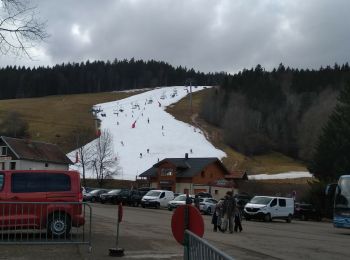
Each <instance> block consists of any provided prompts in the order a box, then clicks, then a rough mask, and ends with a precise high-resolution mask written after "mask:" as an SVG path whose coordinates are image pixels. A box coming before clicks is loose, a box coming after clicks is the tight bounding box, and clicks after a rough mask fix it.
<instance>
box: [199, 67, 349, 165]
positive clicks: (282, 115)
mask: <svg viewBox="0 0 350 260" xmlns="http://www.w3.org/2000/svg"><path fill="white" fill-rule="evenodd" d="M349 79H350V67H349V65H348V64H344V65H342V66H339V65H337V64H335V65H334V66H333V67H330V66H327V67H325V68H320V69H319V70H308V69H306V70H304V69H291V68H289V67H287V68H286V67H285V66H284V65H283V64H280V65H279V67H278V68H276V69H273V70H272V71H270V72H268V71H265V69H264V68H263V67H262V66H260V65H257V66H256V67H255V68H252V69H245V70H243V71H241V72H239V73H237V74H235V75H226V76H225V77H224V79H223V81H222V84H221V87H220V88H214V89H212V91H211V93H210V94H209V95H208V97H207V100H206V101H205V102H204V103H203V104H204V105H203V106H202V109H201V116H202V117H203V118H204V119H205V120H206V121H208V122H209V123H211V124H213V125H215V126H218V127H220V128H222V129H223V137H224V139H225V142H226V143H227V144H229V145H230V146H231V147H233V148H234V149H236V150H237V151H239V152H241V153H243V154H245V155H248V156H251V155H259V154H265V153H268V152H271V151H277V152H281V153H283V154H286V155H289V156H291V157H293V158H295V159H299V160H302V161H304V162H306V163H307V164H309V163H310V162H311V161H314V160H315V159H313V157H314V156H315V151H316V148H317V147H319V145H318V143H319V137H320V136H321V134H322V133H323V129H324V127H325V126H326V124H327V122H328V120H329V118H330V115H331V114H332V113H333V111H334V109H335V106H336V104H337V102H338V100H337V98H338V95H339V93H340V91H341V90H343V89H344V88H345V86H348V85H349V84H348V83H349ZM349 102H350V100H349ZM328 128H329V127H328ZM333 130H335V128H334V127H333ZM328 131H330V130H328ZM332 134H333V135H334V134H336V133H335V132H333V133H332ZM332 134H328V137H329V138H332V137H331V135H332ZM324 138H325V137H324ZM343 141H344V140H343ZM339 142H340V143H341V141H339ZM325 154H327V151H324V152H323V155H324V156H323V160H325V157H326V156H325ZM313 169H316V168H315V167H313Z"/></svg>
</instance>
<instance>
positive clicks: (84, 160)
mask: <svg viewBox="0 0 350 260" xmlns="http://www.w3.org/2000/svg"><path fill="white" fill-rule="evenodd" d="M92 133H93V130H92V129H91V128H86V127H82V126H79V127H77V128H76V129H75V130H74V131H73V136H74V139H75V143H76V147H77V156H78V161H77V162H76V164H77V165H78V166H80V167H81V168H82V171H83V172H82V175H83V176H82V177H83V185H84V186H86V178H85V173H86V170H87V169H88V168H90V167H91V163H92V158H93V148H94V147H93V145H92V144H91V143H90V142H91V140H93V136H92Z"/></svg>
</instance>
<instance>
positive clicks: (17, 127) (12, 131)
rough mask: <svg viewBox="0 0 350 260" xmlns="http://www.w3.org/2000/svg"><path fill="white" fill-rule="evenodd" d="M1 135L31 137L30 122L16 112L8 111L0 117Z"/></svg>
mask: <svg viewBox="0 0 350 260" xmlns="http://www.w3.org/2000/svg"><path fill="white" fill-rule="evenodd" d="M0 135H5V136H8V137H16V138H24V137H29V125H28V122H27V121H26V120H25V119H23V118H22V116H21V114H20V113H18V112H16V111H8V112H6V113H5V114H4V115H3V116H0Z"/></svg>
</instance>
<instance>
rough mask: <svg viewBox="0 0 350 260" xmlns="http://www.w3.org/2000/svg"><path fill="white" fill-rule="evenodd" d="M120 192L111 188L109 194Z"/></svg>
mask: <svg viewBox="0 0 350 260" xmlns="http://www.w3.org/2000/svg"><path fill="white" fill-rule="evenodd" d="M119 192H120V190H111V191H109V192H108V193H107V194H117V193H119Z"/></svg>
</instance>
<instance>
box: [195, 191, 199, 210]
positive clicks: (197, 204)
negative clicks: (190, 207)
mask: <svg viewBox="0 0 350 260" xmlns="http://www.w3.org/2000/svg"><path fill="white" fill-rule="evenodd" d="M199 202H200V199H199V197H198V195H195V196H194V206H195V207H196V208H197V209H198V210H199Z"/></svg>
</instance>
